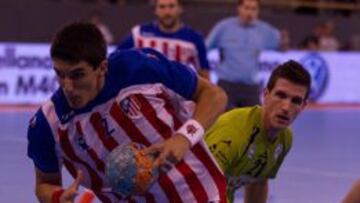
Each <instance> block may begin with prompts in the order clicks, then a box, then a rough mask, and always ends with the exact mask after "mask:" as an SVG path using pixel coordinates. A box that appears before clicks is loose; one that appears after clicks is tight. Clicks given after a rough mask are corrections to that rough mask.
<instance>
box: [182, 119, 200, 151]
mask: <svg viewBox="0 0 360 203" xmlns="http://www.w3.org/2000/svg"><path fill="white" fill-rule="evenodd" d="M176 133H179V134H181V135H183V136H185V137H186V138H187V139H188V140H189V141H190V143H191V146H194V145H195V144H196V143H198V142H199V141H200V140H201V138H202V137H203V135H204V128H203V127H202V126H201V124H200V123H199V122H197V121H196V120H194V119H190V120H187V121H186V122H185V123H184V125H182V126H181V127H180V128H179V130H177V131H176Z"/></svg>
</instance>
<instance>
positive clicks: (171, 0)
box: [118, 0, 209, 79]
mask: <svg viewBox="0 0 360 203" xmlns="http://www.w3.org/2000/svg"><path fill="white" fill-rule="evenodd" d="M154 4H155V15H156V17H157V19H156V20H155V21H154V22H152V23H147V24H143V25H136V26H135V27H133V28H132V31H131V33H130V34H129V35H128V36H127V37H126V38H125V39H123V40H122V41H121V42H120V43H119V45H118V49H129V48H133V47H151V48H154V49H156V50H158V51H160V52H162V53H163V54H164V55H165V56H167V57H168V58H169V59H171V60H175V61H178V62H180V63H183V64H185V65H189V66H190V67H193V68H194V69H195V70H196V71H197V72H198V73H199V75H200V76H202V77H204V78H206V79H208V78H209V62H208V60H207V58H206V48H205V44H204V40H203V37H202V36H201V35H200V34H199V33H197V32H196V31H195V30H193V29H192V28H191V27H189V26H187V25H185V24H184V23H183V22H182V21H181V14H182V12H183V7H182V4H181V0H156V1H155V2H154Z"/></svg>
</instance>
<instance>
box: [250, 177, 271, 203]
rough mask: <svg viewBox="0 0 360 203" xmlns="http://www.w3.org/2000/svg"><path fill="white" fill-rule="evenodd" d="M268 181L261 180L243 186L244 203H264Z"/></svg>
mask: <svg viewBox="0 0 360 203" xmlns="http://www.w3.org/2000/svg"><path fill="white" fill-rule="evenodd" d="M267 196H268V181H267V180H262V181H258V182H254V183H250V184H248V185H246V186H245V203H255V202H256V203H266V199H267Z"/></svg>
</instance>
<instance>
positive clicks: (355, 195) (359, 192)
mask: <svg viewBox="0 0 360 203" xmlns="http://www.w3.org/2000/svg"><path fill="white" fill-rule="evenodd" d="M358 202H360V180H358V181H357V182H356V183H355V184H354V185H353V186H352V188H351V190H350V191H349V192H348V193H347V195H346V196H345V198H344V200H343V201H342V203H358Z"/></svg>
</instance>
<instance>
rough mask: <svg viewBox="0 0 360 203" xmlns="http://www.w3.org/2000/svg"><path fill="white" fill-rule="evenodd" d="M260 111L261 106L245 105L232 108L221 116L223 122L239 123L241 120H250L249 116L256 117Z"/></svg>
mask: <svg viewBox="0 0 360 203" xmlns="http://www.w3.org/2000/svg"><path fill="white" fill-rule="evenodd" d="M259 111H260V107H258V106H254V107H243V108H236V109H233V110H230V111H228V112H226V113H224V114H223V115H221V116H220V120H222V121H223V122H230V123H237V122H238V121H239V120H240V121H241V120H248V118H249V117H255V116H257V114H258V113H259Z"/></svg>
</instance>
